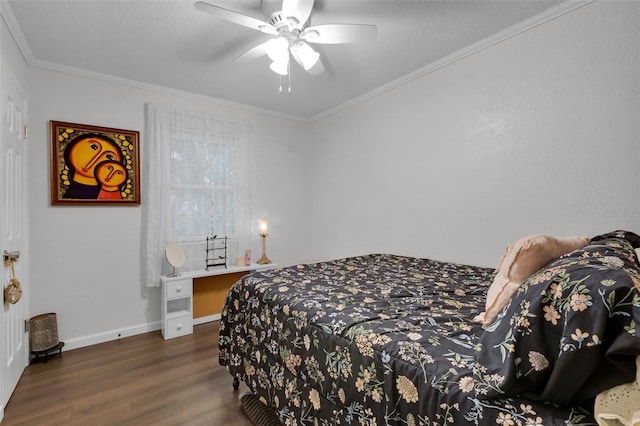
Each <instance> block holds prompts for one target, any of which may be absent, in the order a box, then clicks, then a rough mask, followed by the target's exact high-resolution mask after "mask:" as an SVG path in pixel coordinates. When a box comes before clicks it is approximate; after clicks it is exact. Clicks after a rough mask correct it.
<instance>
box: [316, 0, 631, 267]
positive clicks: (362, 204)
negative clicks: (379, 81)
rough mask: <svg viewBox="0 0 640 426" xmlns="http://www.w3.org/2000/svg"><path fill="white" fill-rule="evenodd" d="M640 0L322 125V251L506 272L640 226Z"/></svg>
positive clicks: (508, 45)
mask: <svg viewBox="0 0 640 426" xmlns="http://www.w3.org/2000/svg"><path fill="white" fill-rule="evenodd" d="M638 22H640V3H636V2H598V3H593V4H589V5H587V6H585V7H582V8H580V9H578V10H576V11H574V12H572V13H570V14H567V15H564V16H562V17H559V18H557V19H555V20H553V21H550V22H548V23H546V24H543V25H541V26H538V27H536V28H533V29H531V30H529V31H527V32H525V33H522V34H520V35H517V36H515V37H513V38H510V39H508V40H506V41H503V42H501V43H500V44H497V45H495V46H493V47H490V48H488V49H486V50H483V51H481V52H478V53H476V54H473V55H471V56H469V57H467V58H465V59H463V60H460V61H458V62H455V63H453V64H451V65H449V66H446V67H445V68H442V69H440V70H437V71H434V72H432V73H430V74H428V75H426V76H423V77H422V78H419V79H417V80H414V81H412V82H410V83H408V84H405V85H404V86H402V87H400V88H397V89H394V90H393V91H390V92H387V93H385V94H383V95H381V96H378V97H376V98H374V99H371V100H369V101H367V102H364V103H361V104H359V105H357V106H355V107H353V108H351V109H349V110H347V111H344V112H341V113H339V114H336V115H334V116H331V117H328V118H326V119H324V120H322V121H319V122H316V123H315V124H314V125H313V126H312V134H313V135H315V139H314V143H313V158H314V162H313V163H312V173H311V175H312V188H311V191H312V193H313V198H312V203H313V207H312V212H313V213H312V215H313V216H312V217H313V219H312V223H313V237H312V238H313V252H314V254H315V255H316V256H318V257H319V258H321V259H324V258H335V257H341V256H350V255H354V254H361V253H362V254H364V253H369V252H392V253H397V254H407V255H414V256H421V257H431V258H436V259H441V260H450V261H457V262H463V263H471V264H476V265H485V266H495V265H496V264H497V262H498V259H499V258H500V256H501V254H502V252H503V250H504V247H505V246H506V245H507V244H509V243H510V242H513V241H515V240H516V239H517V238H519V237H521V236H524V235H528V234H534V233H549V234H552V235H558V236H563V235H576V234H581V235H589V236H593V235H597V234H598V233H601V232H607V231H610V230H614V229H619V228H622V229H628V230H631V231H635V232H640V226H639V225H640V223H639V221H638V215H640V197H639V194H640V191H639V189H640V173H639V170H640V168H639V167H638V164H639V160H640V126H639V124H638V123H639V122H640V59H639V55H640V53H639V51H640V49H639V46H640V31H639V30H638Z"/></svg>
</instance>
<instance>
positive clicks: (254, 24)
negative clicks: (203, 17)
mask: <svg viewBox="0 0 640 426" xmlns="http://www.w3.org/2000/svg"><path fill="white" fill-rule="evenodd" d="M194 7H195V8H196V9H197V10H199V11H200V12H204V13H208V14H209V15H213V16H216V17H218V18H221V19H224V20H225V21H229V22H233V23H234V24H238V25H242V26H244V27H248V28H252V29H254V30H258V31H262V32H263V33H267V34H274V35H275V34H278V31H277V30H276V29H275V27H273V26H272V25H271V24H268V23H267V22H264V21H261V20H259V19H256V18H252V17H251V16H247V15H243V14H242V13H238V12H234V11H233V10H229V9H225V8H223V7H220V6H215V5H213V4H210V3H206V2H203V1H199V2H196V4H195V5H194Z"/></svg>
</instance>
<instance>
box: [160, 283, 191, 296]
mask: <svg viewBox="0 0 640 426" xmlns="http://www.w3.org/2000/svg"><path fill="white" fill-rule="evenodd" d="M192 287H193V286H192V281H191V280H179V281H169V282H168V283H166V289H165V291H166V292H167V293H166V294H167V299H175V298H176V297H190V296H191V294H192Z"/></svg>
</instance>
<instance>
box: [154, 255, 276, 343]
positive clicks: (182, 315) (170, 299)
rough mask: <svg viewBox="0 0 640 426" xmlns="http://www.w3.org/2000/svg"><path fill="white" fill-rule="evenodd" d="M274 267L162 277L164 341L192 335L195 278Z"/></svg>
mask: <svg viewBox="0 0 640 426" xmlns="http://www.w3.org/2000/svg"><path fill="white" fill-rule="evenodd" d="M275 267H276V265H275V264H273V263H269V264H266V265H258V264H256V263H254V264H252V265H251V266H229V267H228V268H213V269H211V270H210V271H206V270H201V271H187V272H182V273H181V274H180V275H179V276H177V277H168V276H166V275H163V276H162V277H161V278H160V281H161V282H162V305H161V309H162V336H163V337H164V338H165V339H172V338H174V337H179V336H184V335H187V334H191V333H193V323H194V320H193V280H194V279H195V278H203V277H213V276H216V275H228V274H236V273H239V272H247V273H248V272H253V271H255V270H258V269H270V268H275ZM217 318H219V315H218V316H217Z"/></svg>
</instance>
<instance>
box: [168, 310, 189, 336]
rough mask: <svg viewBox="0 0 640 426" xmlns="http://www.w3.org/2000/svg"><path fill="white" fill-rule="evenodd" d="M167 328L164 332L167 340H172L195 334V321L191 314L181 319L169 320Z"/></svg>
mask: <svg viewBox="0 0 640 426" xmlns="http://www.w3.org/2000/svg"><path fill="white" fill-rule="evenodd" d="M166 326H167V327H166V329H165V330H163V331H164V333H163V334H164V338H165V339H171V338H172V337H178V336H184V335H187V334H191V333H193V320H192V318H191V313H189V314H188V315H184V316H181V317H176V318H171V319H168V320H167V322H166Z"/></svg>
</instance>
